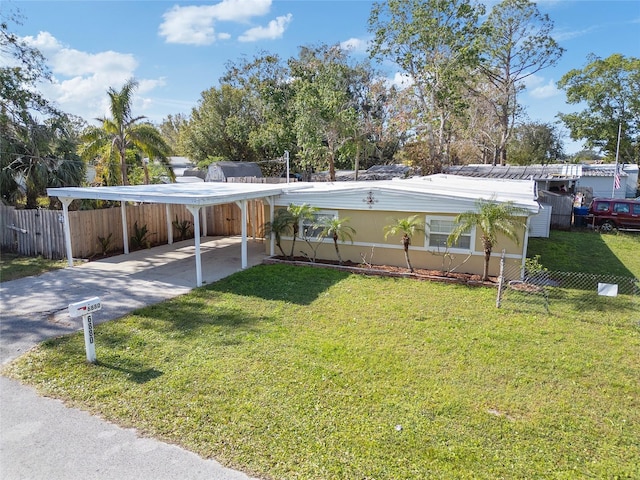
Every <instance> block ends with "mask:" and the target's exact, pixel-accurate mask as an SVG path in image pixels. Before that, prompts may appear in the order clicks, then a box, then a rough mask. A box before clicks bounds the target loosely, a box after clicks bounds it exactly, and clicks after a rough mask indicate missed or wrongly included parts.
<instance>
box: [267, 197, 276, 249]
mask: <svg viewBox="0 0 640 480" xmlns="http://www.w3.org/2000/svg"><path fill="white" fill-rule="evenodd" d="M265 200H266V201H267V203H268V204H269V221H270V222H273V215H274V213H275V207H274V204H273V202H274V199H273V197H267V198H265ZM271 225H273V223H271ZM275 254H276V236H275V234H274V233H273V231H272V232H271V234H270V238H269V255H270V256H272V257H273V256H274V255H275Z"/></svg>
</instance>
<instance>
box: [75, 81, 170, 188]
mask: <svg viewBox="0 0 640 480" xmlns="http://www.w3.org/2000/svg"><path fill="white" fill-rule="evenodd" d="M137 86H138V82H136V81H135V80H133V79H129V80H128V81H127V82H126V83H125V84H124V86H123V87H122V89H121V90H120V91H117V90H115V89H114V88H109V90H108V92H107V95H109V102H110V105H109V109H110V112H111V117H112V118H106V117H103V118H97V119H96V120H98V121H99V122H101V123H102V125H101V126H100V127H89V128H88V129H87V131H86V133H85V134H84V135H83V138H82V140H83V142H84V145H83V148H82V155H83V157H85V158H86V159H88V160H93V159H95V158H99V159H100V163H101V164H103V165H107V167H106V168H103V171H105V172H106V171H109V172H113V167H114V166H115V165H116V164H117V162H119V166H120V172H119V173H120V175H121V179H122V183H121V184H122V185H128V184H129V178H128V175H127V150H131V149H136V150H138V151H140V152H141V153H143V154H144V155H147V156H148V157H149V159H150V160H154V159H157V160H159V161H160V162H161V163H162V164H163V166H164V167H165V169H166V170H167V172H168V174H169V176H170V177H171V179H172V180H175V175H174V173H173V169H172V168H171V165H170V163H169V158H168V155H169V153H170V148H169V146H168V145H167V143H166V142H165V141H164V139H163V138H162V135H161V134H160V132H159V131H158V130H157V129H156V128H155V127H154V126H153V125H151V124H150V123H139V122H140V121H141V120H143V119H145V118H146V117H144V116H139V117H134V116H132V114H131V102H132V96H133V92H134V90H135V89H136V87H137ZM113 181H114V179H111V180H107V183H109V182H113ZM118 183H119V181H118Z"/></svg>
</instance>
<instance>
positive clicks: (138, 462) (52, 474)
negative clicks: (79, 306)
mask: <svg viewBox="0 0 640 480" xmlns="http://www.w3.org/2000/svg"><path fill="white" fill-rule="evenodd" d="M240 243H241V239H240V237H208V238H206V239H202V244H201V250H202V270H203V271H202V278H203V281H204V282H205V284H206V283H212V282H215V281H217V280H219V279H221V278H224V277H226V276H228V275H230V274H231V273H234V272H236V271H239V270H241V268H240V266H241V251H240ZM247 248H248V250H247V264H248V267H251V266H254V265H257V264H259V263H261V262H262V260H263V259H264V257H265V256H266V255H265V254H264V252H265V244H264V243H263V242H262V241H259V240H258V241H249V242H248V247H247ZM194 252H195V248H194V246H193V240H187V241H184V242H178V243H174V244H173V245H164V246H159V247H155V248H153V249H150V250H142V251H137V252H133V253H131V254H129V255H119V256H115V257H110V258H107V259H104V260H99V261H95V262H87V263H82V264H77V265H76V266H74V267H73V268H65V269H62V270H57V271H53V272H48V273H45V274H43V275H39V276H37V277H30V278H24V279H19V280H14V281H11V282H5V283H2V284H0V300H1V302H0V314H1V317H0V361H1V362H2V364H6V363H8V362H10V361H11V360H13V359H15V358H17V357H18V356H20V355H21V354H23V353H24V352H26V351H27V350H29V349H30V348H32V347H33V346H35V345H37V344H38V343H39V342H41V341H43V340H45V339H47V338H51V337H54V336H58V335H64V334H68V333H71V332H74V331H77V330H79V329H81V328H82V319H81V318H74V319H72V318H69V316H68V314H67V308H68V305H69V304H70V303H74V302H78V301H81V300H84V299H86V298H90V297H94V296H98V297H100V300H101V303H102V310H100V311H99V312H97V313H96V314H95V315H94V317H93V318H94V322H95V323H101V322H105V321H107V320H112V319H115V318H118V317H120V316H122V315H124V314H126V313H128V312H130V311H132V310H135V309H137V308H140V307H143V306H146V305H151V304H154V303H159V302H162V301H164V300H166V299H169V298H173V297H176V296H178V295H182V294H184V293H187V292H188V291H189V290H191V289H192V288H195V286H196V272H195V257H194ZM0 403H1V408H0V429H1V435H0V478H2V479H4V480H12V479H16V480H18V479H20V480H24V479H30V480H37V479H48V480H58V479H60V480H63V479H64V480H75V479H78V480H80V479H85V478H94V479H118V480H127V479H145V480H146V479H157V480H164V479H166V480H171V479H190V480H191V479H196V480H197V479H219V480H226V479H229V480H240V479H244V480H246V479H249V478H250V477H248V476H247V475H245V474H243V473H241V472H236V471H233V470H229V469H226V468H224V467H222V466H221V465H220V464H218V463H217V462H215V461H212V460H204V459H202V458H200V457H198V456H197V455H195V454H193V453H191V452H188V451H186V450H183V449H181V448H179V447H176V446H174V445H168V444H165V443H162V442H159V441H157V440H154V439H149V438H142V437H140V436H138V435H137V434H136V432H135V430H131V429H122V428H120V427H117V426H115V425H113V424H110V423H108V422H104V421H102V420H100V419H98V418H95V417H92V416H90V415H88V414H87V413H85V412H82V411H80V410H77V409H70V408H66V407H65V406H64V405H63V404H62V403H61V402H60V401H58V400H53V399H50V398H45V397H40V396H38V395H37V393H36V392H35V391H34V390H33V389H32V388H30V387H26V386H24V385H21V384H20V383H18V382H15V381H13V380H10V379H8V378H5V377H0Z"/></svg>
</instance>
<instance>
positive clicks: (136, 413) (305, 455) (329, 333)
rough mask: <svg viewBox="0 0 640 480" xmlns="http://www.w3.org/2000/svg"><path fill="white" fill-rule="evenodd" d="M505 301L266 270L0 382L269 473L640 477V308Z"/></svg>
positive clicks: (488, 292) (43, 353) (49, 345)
mask: <svg viewBox="0 0 640 480" xmlns="http://www.w3.org/2000/svg"><path fill="white" fill-rule="evenodd" d="M543 261H544V256H543ZM622 262H623V263H624V259H623V260H622ZM634 268H635V267H631V269H634ZM495 293H496V292H495V289H493V288H481V287H465V286H456V285H448V284H440V283H431V282H424V281H415V280H411V279H397V278H381V277H367V276H360V275H352V274H348V273H345V272H340V271H335V270H325V269H316V268H312V267H293V266H288V265H261V266H259V267H254V268H252V269H249V270H246V271H243V272H240V273H238V274H235V275H233V276H231V277H229V278H226V279H224V280H222V281H220V282H217V283H215V284H212V285H209V286H207V287H204V288H201V289H197V290H195V291H193V292H192V293H190V294H188V295H185V296H183V297H179V298H177V299H175V300H172V301H169V302H166V303H163V304H159V305H156V306H152V307H148V308H145V309H142V310H139V311H137V312H136V313H135V314H133V315H129V316H127V317H124V318H122V319H120V320H118V321H113V322H108V323H106V324H102V325H99V326H98V327H96V344H97V347H96V351H97V356H98V361H99V362H98V364H97V365H88V364H86V363H85V354H84V343H83V338H82V334H77V335H73V336H70V337H64V338H59V339H55V340H50V341H47V342H45V343H44V344H42V345H41V346H40V347H38V348H37V349H35V350H34V351H32V352H30V353H29V354H27V355H26V356H24V357H22V358H20V359H19V360H18V361H16V362H15V363H14V364H12V365H10V366H9V367H8V368H7V369H5V372H4V373H5V374H8V375H11V376H13V377H15V378H18V379H20V380H22V381H23V382H25V383H29V384H33V385H35V386H36V387H37V388H38V389H39V390H40V391H41V392H42V393H44V394H46V395H50V396H54V397H58V398H62V399H65V401H66V402H67V403H68V404H69V405H74V406H78V407H80V408H83V409H86V410H88V411H90V412H92V413H95V414H97V415H100V416H102V417H104V418H106V419H109V420H111V421H114V422H116V423H118V424H121V425H125V426H130V427H136V428H138V429H139V430H140V431H141V432H142V433H144V434H146V435H153V436H155V437H158V438H162V439H165V440H167V441H170V442H175V443H178V444H180V445H183V446H184V447H186V448H188V449H190V450H192V451H194V452H197V453H199V454H200V455H202V456H204V457H214V458H216V459H218V460H219V461H220V462H222V463H223V464H225V465H228V466H232V467H235V468H238V469H241V470H243V471H246V472H248V473H250V474H253V475H255V476H258V477H261V478H274V479H292V478H301V479H331V478H335V479H351V478H362V479H364V478H368V479H401V478H406V479H409V478H411V479H413V478H434V479H438V478H442V479H450V478H458V479H464V478H469V479H471V478H473V479H495V478H567V479H570V478H571V479H573V478H616V477H619V478H638V477H640V466H639V464H638V461H637V459H638V458H640V444H639V443H638V438H640V383H639V382H638V378H640V364H639V363H638V358H639V356H640V324H639V321H640V318H639V313H638V310H637V309H636V306H637V303H634V302H630V303H628V304H626V305H627V306H626V307H622V308H617V309H614V310H613V309H607V308H606V305H604V306H603V304H602V303H600V302H598V304H596V305H594V306H593V307H591V308H587V309H585V308H583V307H581V308H578V307H577V305H578V303H577V302H572V301H571V299H570V298H569V299H568V301H567V302H565V303H562V304H560V305H556V306H554V309H553V310H552V313H551V314H546V313H544V312H542V311H535V312H527V311H516V310H509V309H496V308H495ZM569 295H570V294H569ZM605 301H606V299H605Z"/></svg>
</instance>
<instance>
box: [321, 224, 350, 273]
mask: <svg viewBox="0 0 640 480" xmlns="http://www.w3.org/2000/svg"><path fill="white" fill-rule="evenodd" d="M349 220H350V219H349V218H348V217H347V218H338V217H330V218H325V219H324V220H323V221H322V222H321V224H320V226H321V227H322V233H321V234H320V235H322V236H323V237H331V238H333V245H334V246H335V247H336V255H337V256H338V263H339V264H340V265H342V257H341V256H340V250H339V249H338V240H340V241H341V242H344V241H346V240H350V241H351V243H353V234H355V233H356V231H355V230H354V229H353V227H351V226H349V225H347V223H348V222H349Z"/></svg>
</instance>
